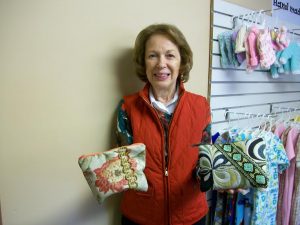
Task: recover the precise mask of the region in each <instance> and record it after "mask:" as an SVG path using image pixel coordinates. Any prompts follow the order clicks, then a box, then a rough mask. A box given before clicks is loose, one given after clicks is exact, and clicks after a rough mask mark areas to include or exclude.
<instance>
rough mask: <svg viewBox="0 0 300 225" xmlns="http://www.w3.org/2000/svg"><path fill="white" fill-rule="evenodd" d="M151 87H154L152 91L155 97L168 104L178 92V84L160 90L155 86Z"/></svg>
mask: <svg viewBox="0 0 300 225" xmlns="http://www.w3.org/2000/svg"><path fill="white" fill-rule="evenodd" d="M151 88H152V93H153V96H154V98H155V99H156V100H157V101H159V102H161V103H163V104H167V103H168V102H170V101H171V100H172V99H173V98H174V95H175V92H176V86H175V87H173V88H171V89H159V90H157V89H155V88H153V87H151Z"/></svg>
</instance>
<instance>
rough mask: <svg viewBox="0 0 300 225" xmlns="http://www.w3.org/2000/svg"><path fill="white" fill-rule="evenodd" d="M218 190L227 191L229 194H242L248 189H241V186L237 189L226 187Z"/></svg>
mask: <svg viewBox="0 0 300 225" xmlns="http://www.w3.org/2000/svg"><path fill="white" fill-rule="evenodd" d="M218 192H221V193H224V192H227V193H229V194H234V193H237V192H239V193H242V194H243V195H245V194H247V193H248V192H249V189H242V188H238V189H226V190H218Z"/></svg>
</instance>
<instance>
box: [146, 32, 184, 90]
mask: <svg viewBox="0 0 300 225" xmlns="http://www.w3.org/2000/svg"><path fill="white" fill-rule="evenodd" d="M180 62H181V57H180V53H179V49H178V47H177V46H176V45H175V44H174V43H173V42H172V41H171V40H170V39H169V38H168V36H166V35H162V34H155V35H152V36H151V37H150V38H149V40H148V41H147V42H146V49H145V65H146V74H147V78H148V80H149V82H150V83H151V85H152V87H153V88H154V90H167V91H168V90H169V91H172V90H175V86H176V80H177V77H178V75H179V70H180Z"/></svg>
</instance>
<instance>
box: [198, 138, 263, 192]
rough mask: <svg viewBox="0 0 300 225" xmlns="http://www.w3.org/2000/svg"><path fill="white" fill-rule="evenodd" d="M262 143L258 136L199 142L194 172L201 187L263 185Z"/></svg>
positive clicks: (204, 188)
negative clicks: (197, 163)
mask: <svg viewBox="0 0 300 225" xmlns="http://www.w3.org/2000/svg"><path fill="white" fill-rule="evenodd" d="M265 148H266V144H265V142H264V140H263V139H262V138H257V139H251V140H248V141H246V142H242V141H240V142H235V143H227V144H214V145H207V144H206V145H199V150H200V157H199V167H198V171H197V175H198V177H199V179H200V181H201V183H200V188H201V191H208V190H210V189H213V190H220V189H231V188H249V187H255V188H266V187H267V185H268V175H267V172H266V157H265Z"/></svg>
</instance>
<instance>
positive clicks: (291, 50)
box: [279, 42, 300, 74]
mask: <svg viewBox="0 0 300 225" xmlns="http://www.w3.org/2000/svg"><path fill="white" fill-rule="evenodd" d="M289 59H290V60H291V61H290V67H291V72H292V74H300V46H299V44H298V43H296V42H293V43H290V44H289V46H288V47H287V48H285V49H284V50H283V51H282V53H281V55H280V58H279V62H280V63H281V64H286V63H287V62H288V60H289Z"/></svg>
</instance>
